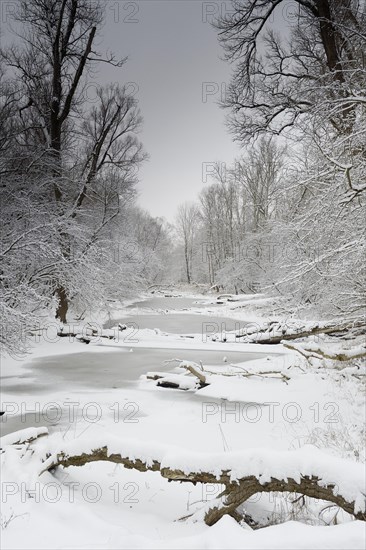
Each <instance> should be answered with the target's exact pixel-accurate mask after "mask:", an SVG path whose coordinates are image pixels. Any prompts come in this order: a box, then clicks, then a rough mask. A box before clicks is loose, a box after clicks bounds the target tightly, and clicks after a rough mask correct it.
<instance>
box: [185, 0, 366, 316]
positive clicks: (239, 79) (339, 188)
mask: <svg viewBox="0 0 366 550" xmlns="http://www.w3.org/2000/svg"><path fill="white" fill-rule="evenodd" d="M284 4H285V2H284V1H282V0H270V1H262V0H233V2H232V8H233V9H231V10H230V12H229V13H227V14H225V13H224V14H222V15H221V17H220V18H219V19H218V20H217V21H216V22H215V27H216V29H217V32H218V36H219V40H220V42H221V44H222V46H223V50H224V54H225V57H226V59H227V60H228V62H230V63H232V66H233V76H232V80H231V82H230V85H229V86H228V89H227V93H226V96H225V98H223V100H222V107H223V108H225V109H226V110H227V112H228V126H229V129H230V131H231V133H232V135H233V138H234V140H236V141H238V142H239V143H240V144H241V145H242V147H243V154H242V156H241V157H240V158H239V159H237V161H236V162H235V163H234V165H233V166H226V165H224V164H223V163H221V162H217V163H216V165H215V170H214V174H213V181H212V183H211V184H210V185H208V186H207V187H205V188H204V189H203V190H202V191H201V193H200V196H199V199H198V201H196V203H186V204H185V205H182V206H181V207H180V209H179V212H178V215H177V220H176V224H177V230H178V234H179V235H180V238H181V241H182V245H181V257H182V259H181V266H182V270H181V274H180V277H181V279H184V278H185V279H186V280H187V281H188V282H190V281H197V282H204V283H209V284H210V285H215V286H220V287H222V288H224V289H227V290H229V291H236V292H258V291H263V292H267V293H272V294H273V295H274V296H278V297H279V298H280V299H281V300H283V301H285V302H287V303H288V305H287V307H288V308H289V309H290V310H292V311H297V312H298V311H300V310H302V309H305V310H306V309H308V308H313V310H316V311H317V312H318V313H321V314H324V315H334V316H343V317H344V316H348V317H358V316H360V315H362V314H363V313H364V311H365V307H366V300H365V295H366V293H365V290H366V283H365V268H364V261H363V257H364V254H365V218H366V211H365V191H366V178H365V175H366V117H365V111H366V97H365V90H366V57H365V51H366V8H365V2H361V1H354V0H347V1H343V0H342V1H340V0H298V1H296V2H294V3H293V4H294V9H295V11H294V13H293V17H292V18H291V21H290V22H288V23H286V28H284V27H283V25H284V23H283V22H282V23H280V24H279V18H278V17H277V15H278V14H279V15H280V14H281V7H283V6H284ZM193 219H194V222H193V221H192V220H193Z"/></svg>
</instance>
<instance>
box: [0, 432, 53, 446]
mask: <svg viewBox="0 0 366 550" xmlns="http://www.w3.org/2000/svg"><path fill="white" fill-rule="evenodd" d="M45 435H48V429H47V428H45V427H42V428H25V429H24V430H18V431H16V432H12V433H10V434H8V435H3V436H2V437H0V449H1V450H2V449H3V448H4V447H6V446H7V445H25V444H28V443H32V442H33V441H35V440H36V439H38V438H39V437H42V436H45Z"/></svg>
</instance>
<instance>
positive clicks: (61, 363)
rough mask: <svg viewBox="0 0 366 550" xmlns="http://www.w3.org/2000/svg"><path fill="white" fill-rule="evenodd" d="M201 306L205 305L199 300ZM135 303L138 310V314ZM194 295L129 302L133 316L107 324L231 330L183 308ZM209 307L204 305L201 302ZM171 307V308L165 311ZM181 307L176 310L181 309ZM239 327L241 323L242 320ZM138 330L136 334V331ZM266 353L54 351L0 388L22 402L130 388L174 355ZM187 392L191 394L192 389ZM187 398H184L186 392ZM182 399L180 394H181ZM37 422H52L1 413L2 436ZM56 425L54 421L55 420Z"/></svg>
mask: <svg viewBox="0 0 366 550" xmlns="http://www.w3.org/2000/svg"><path fill="white" fill-rule="evenodd" d="M202 305H203V304H202ZM136 307H138V308H139V309H138V314H136V313H135V312H136ZM196 307H197V303H195V300H193V299H188V298H161V297H156V298H155V297H154V298H151V299H149V300H147V301H145V302H139V303H138V304H136V303H135V304H133V305H132V306H130V308H131V313H132V314H131V315H128V316H126V317H123V318H120V319H118V320H114V321H113V322H112V321H110V322H108V323H106V327H108V326H112V325H115V324H116V323H117V322H120V323H125V324H130V325H131V324H133V326H135V327H138V329H143V328H157V329H160V330H162V331H165V332H171V333H174V334H180V335H185V334H192V333H195V334H197V333H199V334H202V333H203V334H204V333H205V331H206V332H207V333H212V332H214V331H215V330H217V331H218V330H234V329H235V328H238V322H237V321H234V320H231V319H227V318H222V317H218V316H209V315H200V314H198V313H189V312H187V313H182V312H181V311H182V310H184V309H188V308H196ZM205 307H207V304H205ZM172 309H173V310H175V312H174V313H166V311H171V310H172ZM179 311H180V312H179ZM241 326H244V324H243V323H241ZM137 334H138V333H137ZM266 355H267V354H260V353H243V352H230V351H228V352H227V353H226V352H225V353H224V352H223V351H205V350H196V349H195V350H193V349H192V350H190V349H186V348H185V349H166V348H148V347H134V348H133V349H131V350H129V349H128V348H119V349H118V348H114V349H113V350H112V349H110V350H108V351H107V350H106V352H105V353H103V352H101V351H99V352H98V353H95V352H93V351H83V352H79V353H72V354H70V353H68V354H67V355H54V356H49V357H42V358H37V359H34V360H32V361H31V362H30V363H28V364H26V365H25V366H24V373H23V374H22V375H21V376H20V377H19V376H18V377H17V378H16V380H15V381H14V383H13V384H12V381H11V380H3V384H4V386H3V390H4V391H6V392H9V393H12V394H16V395H18V396H19V397H21V398H22V399H24V401H25V402H26V400H27V396H28V397H29V398H31V397H32V396H34V395H43V396H45V395H47V394H52V393H54V391H55V389H56V390H57V391H64V392H67V391H68V390H70V391H71V392H72V393H73V394H74V393H75V392H76V393H77V392H80V393H82V392H84V391H85V392H92V391H97V392H98V391H106V390H112V391H113V390H114V389H120V388H133V387H134V386H136V385H137V382H138V380H139V378H140V376H141V375H143V374H146V372H148V371H162V372H169V371H171V370H172V368H173V367H174V366H175V364H172V363H169V362H168V363H166V361H169V360H170V359H172V358H178V359H181V360H183V359H184V360H188V361H196V362H199V361H202V363H203V364H204V365H205V366H217V365H223V366H224V364H225V363H226V362H228V363H239V362H243V361H247V360H251V359H254V358H260V357H264V356H266ZM182 394H185V392H176V395H177V399H181V398H182V397H183V396H182V397H179V396H181V395H182ZM186 395H191V397H192V398H194V395H193V394H186ZM185 398H187V397H185ZM185 398H184V399H185ZM37 423H40V424H41V425H43V424H48V425H54V424H53V423H52V422H47V419H46V421H45V419H44V418H43V419H42V418H41V419H39V420H38V422H37V418H36V417H35V415H34V414H31V413H30V414H25V415H24V416H23V418H22V419H20V418H19V417H17V416H16V415H14V416H13V417H12V418H9V417H8V418H5V416H2V417H1V422H0V430H1V435H5V434H6V433H10V432H12V431H15V430H18V429H23V428H25V427H28V426H32V425H36V424H37ZM56 424H57V422H56Z"/></svg>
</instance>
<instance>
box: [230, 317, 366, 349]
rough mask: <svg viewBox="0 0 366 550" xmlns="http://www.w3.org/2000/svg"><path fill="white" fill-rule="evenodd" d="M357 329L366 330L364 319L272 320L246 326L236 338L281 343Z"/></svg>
mask: <svg viewBox="0 0 366 550" xmlns="http://www.w3.org/2000/svg"><path fill="white" fill-rule="evenodd" d="M352 331H356V333H357V334H364V333H365V332H366V323H365V322H364V321H357V322H355V321H345V322H343V323H334V322H327V323H325V322H324V323H303V324H301V325H299V324H298V323H295V321H294V322H293V323H290V322H287V323H281V322H280V321H270V322H269V323H265V324H264V325H263V326H261V327H251V326H248V327H245V328H244V329H242V330H240V331H237V332H236V333H235V338H237V339H240V340H241V341H242V342H244V343H247V344H253V343H255V344H280V343H281V342H282V341H283V340H296V339H297V338H307V337H309V336H314V335H316V334H347V333H350V332H352Z"/></svg>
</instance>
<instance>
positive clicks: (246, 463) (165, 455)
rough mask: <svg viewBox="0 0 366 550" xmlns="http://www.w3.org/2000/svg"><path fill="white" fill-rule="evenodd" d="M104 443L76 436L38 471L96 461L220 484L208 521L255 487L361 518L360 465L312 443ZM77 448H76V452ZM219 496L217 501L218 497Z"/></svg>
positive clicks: (365, 506)
mask: <svg viewBox="0 0 366 550" xmlns="http://www.w3.org/2000/svg"><path fill="white" fill-rule="evenodd" d="M123 447H124V442H123V441H119V440H116V439H114V440H111V442H110V444H109V445H108V444H105V445H99V446H97V447H94V448H90V442H87V443H86V444H85V445H83V444H81V441H80V440H77V441H76V442H71V444H69V449H68V444H66V446H65V448H64V450H60V451H59V452H57V453H55V454H54V455H52V456H51V457H49V458H48V459H47V460H46V461H45V462H44V463H43V466H42V469H41V471H40V472H39V475H41V474H43V473H44V472H46V471H50V470H53V469H55V468H57V467H59V466H63V467H64V468H67V467H69V466H83V465H85V464H88V463H91V462H97V461H108V462H112V463H115V464H123V466H124V467H125V468H128V469H134V470H137V471H139V472H147V471H154V472H160V475H161V476H162V477H163V478H165V479H168V481H179V482H189V483H193V484H196V483H204V484H206V483H210V484H218V485H224V486H225V490H224V491H223V492H222V493H221V495H220V499H215V501H214V502H213V506H212V507H209V508H208V509H207V511H206V512H205V515H204V521H205V523H206V524H207V525H214V524H215V523H216V522H217V521H218V520H219V519H221V518H222V517H223V516H224V515H225V514H229V515H232V516H233V517H236V516H237V512H236V510H237V508H238V507H239V506H240V505H241V504H243V503H244V502H245V501H246V500H248V499H249V498H250V497H251V496H253V495H254V494H256V493H262V492H267V493H268V492H272V491H276V492H293V493H298V494H301V495H304V496H308V497H312V498H316V499H321V500H325V501H329V502H332V503H334V504H336V505H337V506H339V507H340V508H342V509H343V510H345V511H346V512H347V513H349V514H352V515H353V516H354V517H355V518H356V519H358V520H362V521H366V502H365V494H364V484H365V480H364V477H365V472H364V468H363V465H362V464H360V463H354V462H351V461H348V460H344V459H338V458H335V457H333V456H330V455H326V454H324V453H322V452H321V451H319V450H318V449H316V448H315V447H312V448H311V449H309V448H303V449H299V450H297V451H273V450H272V449H271V450H266V449H249V450H248V451H241V452H232V453H217V454H215V455H212V454H209V455H208V454H204V453H187V452H185V451H183V450H182V449H178V450H175V449H174V448H173V452H172V448H171V447H165V446H161V448H159V447H157V446H155V445H154V456H151V453H150V452H149V451H148V447H147V446H146V445H144V444H142V443H141V442H131V441H128V442H126V443H125V447H126V450H125V451H122V449H123ZM76 450H77V452H76ZM218 500H219V501H218Z"/></svg>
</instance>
